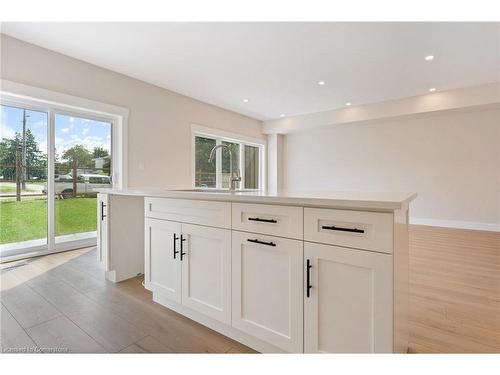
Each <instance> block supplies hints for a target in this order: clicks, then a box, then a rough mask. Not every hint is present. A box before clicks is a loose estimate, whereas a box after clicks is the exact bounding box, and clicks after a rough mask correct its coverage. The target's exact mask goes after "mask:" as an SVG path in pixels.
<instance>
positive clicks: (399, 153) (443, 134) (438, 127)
mask: <svg viewBox="0 0 500 375" xmlns="http://www.w3.org/2000/svg"><path fill="white" fill-rule="evenodd" d="M283 152H284V174H285V176H284V185H285V187H286V188H288V189H292V190H326V189H334V190H361V191H364V190H367V191H408V192H417V193H418V195H419V196H418V198H417V200H416V201H415V202H414V203H413V204H412V206H411V216H412V218H414V220H415V218H418V219H426V220H424V222H427V223H430V224H433V223H434V224H436V225H439V224H448V225H451V226H454V225H456V226H459V227H471V228H473V227H477V228H483V229H498V228H499V227H500V225H499V224H500V109H491V108H490V109H484V108H483V109H477V108H476V109H470V110H468V111H465V110H462V111H451V112H440V113H435V114H427V115H425V116H424V115H421V116H414V117H405V118H393V119H385V120H378V121H371V122H363V123H351V124H344V125H336V126H329V127H323V128H316V129H312V130H308V131H304V132H298V133H292V134H287V135H286V136H285V145H284V151H283ZM415 221H416V222H422V220H420V221H419V220H415ZM433 221H434V222H433ZM447 221H448V222H447ZM450 221H451V222H450Z"/></svg>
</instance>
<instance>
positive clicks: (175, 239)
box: [174, 233, 182, 259]
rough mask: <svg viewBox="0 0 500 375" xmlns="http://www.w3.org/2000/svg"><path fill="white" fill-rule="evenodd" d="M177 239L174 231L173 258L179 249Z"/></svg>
mask: <svg viewBox="0 0 500 375" xmlns="http://www.w3.org/2000/svg"><path fill="white" fill-rule="evenodd" d="M178 239H179V237H177V235H176V234H175V233H174V259H175V257H176V255H177V254H179V250H177V245H176V244H177V240H178ZM181 243H182V242H181Z"/></svg>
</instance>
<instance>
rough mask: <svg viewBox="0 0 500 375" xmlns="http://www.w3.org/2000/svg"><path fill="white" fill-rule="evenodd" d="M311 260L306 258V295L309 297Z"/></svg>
mask: <svg viewBox="0 0 500 375" xmlns="http://www.w3.org/2000/svg"><path fill="white" fill-rule="evenodd" d="M311 268H312V265H311V260H310V259H307V261H306V297H307V298H309V297H311V288H312V285H311Z"/></svg>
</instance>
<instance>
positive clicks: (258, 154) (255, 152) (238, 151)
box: [193, 126, 264, 190]
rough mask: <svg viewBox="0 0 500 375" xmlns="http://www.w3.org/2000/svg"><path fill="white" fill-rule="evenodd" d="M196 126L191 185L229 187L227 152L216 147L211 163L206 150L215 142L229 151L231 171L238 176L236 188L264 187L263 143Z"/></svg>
mask: <svg viewBox="0 0 500 375" xmlns="http://www.w3.org/2000/svg"><path fill="white" fill-rule="evenodd" d="M200 128H201V127H198V126H196V130H195V131H194V132H193V137H194V140H193V144H194V176H193V180H194V187H196V188H214V189H216V188H217V189H229V187H230V185H231V171H230V155H229V154H230V153H229V151H228V150H227V149H226V148H222V149H220V150H217V152H216V157H215V158H214V160H213V161H212V162H209V161H208V158H209V157H210V152H211V151H212V149H213V148H214V147H215V146H217V145H221V144H222V145H226V146H228V147H229V148H230V150H231V151H232V153H233V171H234V173H235V174H237V175H238V176H240V177H241V182H240V184H239V186H238V188H239V189H253V190H259V189H262V188H263V187H264V177H263V176H264V175H263V169H262V166H263V164H264V163H263V162H262V159H263V155H264V142H263V141H260V140H253V141H251V140H247V139H237V138H235V137H237V136H234V135H228V134H226V133H223V132H219V131H216V130H212V129H207V128H203V129H202V130H200Z"/></svg>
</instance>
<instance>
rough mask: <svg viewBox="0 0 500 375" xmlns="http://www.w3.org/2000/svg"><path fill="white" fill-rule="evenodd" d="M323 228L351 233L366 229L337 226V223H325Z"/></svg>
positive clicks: (361, 231)
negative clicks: (329, 224)
mask: <svg viewBox="0 0 500 375" xmlns="http://www.w3.org/2000/svg"><path fill="white" fill-rule="evenodd" d="M321 228H323V229H328V230H336V231H339V232H351V233H365V230H364V229H358V228H343V227H336V226H335V225H331V226H328V225H323V226H322V227H321Z"/></svg>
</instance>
